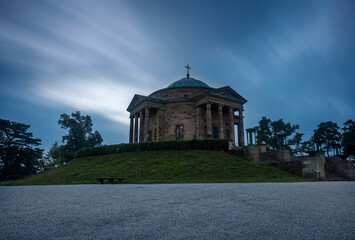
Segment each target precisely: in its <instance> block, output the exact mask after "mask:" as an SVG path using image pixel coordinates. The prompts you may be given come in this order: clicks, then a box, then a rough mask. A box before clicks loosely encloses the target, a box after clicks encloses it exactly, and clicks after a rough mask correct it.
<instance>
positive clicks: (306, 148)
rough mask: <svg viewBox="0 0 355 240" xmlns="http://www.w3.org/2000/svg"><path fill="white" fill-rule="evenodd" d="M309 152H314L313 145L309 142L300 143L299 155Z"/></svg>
mask: <svg viewBox="0 0 355 240" xmlns="http://www.w3.org/2000/svg"><path fill="white" fill-rule="evenodd" d="M310 151H314V144H313V143H312V142H311V141H304V142H302V143H301V147H300V151H299V153H300V154H301V155H303V153H308V152H310Z"/></svg>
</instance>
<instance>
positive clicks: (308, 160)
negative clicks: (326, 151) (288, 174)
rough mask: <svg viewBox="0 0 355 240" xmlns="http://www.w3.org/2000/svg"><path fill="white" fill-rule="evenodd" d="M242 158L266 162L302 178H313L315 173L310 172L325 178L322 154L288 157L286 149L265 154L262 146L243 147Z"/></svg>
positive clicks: (264, 148)
mask: <svg viewBox="0 0 355 240" xmlns="http://www.w3.org/2000/svg"><path fill="white" fill-rule="evenodd" d="M244 156H245V157H247V158H248V159H250V160H252V161H255V162H259V161H260V162H267V163H269V164H273V165H277V166H279V167H281V168H284V169H287V170H289V171H292V172H295V173H297V174H302V175H303V176H309V177H313V176H314V175H315V173H314V172H313V171H312V170H317V171H319V173H320V177H321V178H325V177H326V175H325V170H324V163H325V157H324V155H323V154H316V155H315V156H297V157H296V156H290V152H289V151H288V150H286V149H279V150H276V151H268V152H266V146H265V145H262V146H247V147H245V148H244Z"/></svg>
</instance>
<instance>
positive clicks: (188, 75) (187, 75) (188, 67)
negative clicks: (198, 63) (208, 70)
mask: <svg viewBox="0 0 355 240" xmlns="http://www.w3.org/2000/svg"><path fill="white" fill-rule="evenodd" d="M185 68H186V69H187V74H186V77H187V78H190V73H189V69H191V68H190V66H189V64H187V66H185Z"/></svg>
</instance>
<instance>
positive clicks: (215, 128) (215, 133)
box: [213, 127, 219, 139]
mask: <svg viewBox="0 0 355 240" xmlns="http://www.w3.org/2000/svg"><path fill="white" fill-rule="evenodd" d="M213 138H216V139H217V138H219V131H218V128H217V127H214V128H213Z"/></svg>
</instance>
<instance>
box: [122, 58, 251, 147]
mask: <svg viewBox="0 0 355 240" xmlns="http://www.w3.org/2000/svg"><path fill="white" fill-rule="evenodd" d="M185 67H186V69H187V74H186V77H184V78H182V79H180V80H177V81H175V82H173V83H172V84H170V85H169V86H168V87H167V88H163V89H160V90H157V91H155V92H153V93H152V94H150V95H149V96H142V95H138V94H136V95H134V97H133V99H132V101H131V103H130V104H129V106H128V108H127V111H128V112H129V113H130V128H129V142H130V143H138V142H146V141H170V140H192V139H204V138H220V139H228V140H229V147H230V148H231V149H232V148H235V147H236V144H235V138H236V137H235V136H236V134H237V138H238V146H239V147H242V146H244V123H243V111H244V109H243V105H244V104H245V103H246V102H247V100H246V99H245V98H243V97H242V96H241V95H240V94H238V93H237V92H236V91H234V90H233V89H232V88H231V87H229V86H226V87H221V88H213V87H210V86H208V85H207V84H206V83H204V82H202V81H200V80H197V79H194V78H192V77H190V74H189V69H190V67H189V65H187V66H185ZM236 113H237V114H236ZM235 125H237V126H238V128H237V129H238V130H237V133H235V131H234V126H235Z"/></svg>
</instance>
